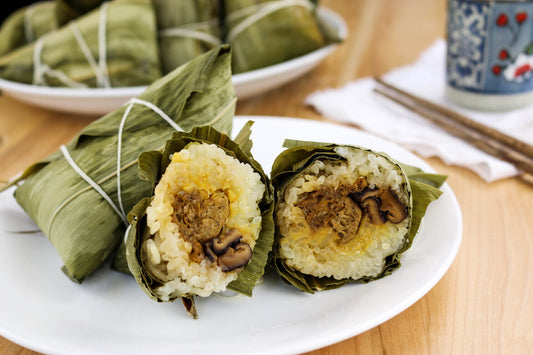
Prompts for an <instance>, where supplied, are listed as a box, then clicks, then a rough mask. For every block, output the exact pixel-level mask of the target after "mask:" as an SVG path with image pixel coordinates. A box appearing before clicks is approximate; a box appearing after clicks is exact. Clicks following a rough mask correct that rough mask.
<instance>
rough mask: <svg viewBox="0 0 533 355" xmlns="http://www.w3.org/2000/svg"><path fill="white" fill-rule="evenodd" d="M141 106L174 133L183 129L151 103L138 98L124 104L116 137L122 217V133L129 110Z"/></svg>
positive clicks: (118, 186) (119, 201) (118, 189)
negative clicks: (172, 129) (136, 105)
mask: <svg viewBox="0 0 533 355" xmlns="http://www.w3.org/2000/svg"><path fill="white" fill-rule="evenodd" d="M135 104H138V105H143V106H146V107H148V108H150V109H151V110H152V111H154V112H155V113H157V114H158V115H159V116H160V117H161V118H162V119H163V120H165V121H166V122H167V123H168V124H169V125H170V126H171V127H172V128H174V129H175V130H176V131H183V129H182V128H181V127H180V126H179V125H178V124H177V123H176V122H174V121H173V120H172V119H171V118H170V117H169V116H168V115H167V114H166V113H164V112H163V110H161V109H160V108H159V107H157V106H156V105H154V104H152V103H151V102H148V101H144V100H141V99H138V98H135V97H134V98H132V99H131V100H129V101H128V103H127V104H126V105H127V107H126V111H124V115H122V119H121V120H120V125H119V128H118V137H117V194H118V204H119V206H120V212H121V213H122V215H123V216H126V212H125V211H124V204H123V203H122V187H121V183H120V169H121V155H122V154H121V153H122V132H123V131H124V125H125V124H126V119H127V118H128V116H129V114H130V112H131V109H132V108H133V105H135Z"/></svg>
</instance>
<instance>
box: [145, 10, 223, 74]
mask: <svg viewBox="0 0 533 355" xmlns="http://www.w3.org/2000/svg"><path fill="white" fill-rule="evenodd" d="M153 4H154V9H155V13H156V18H157V26H158V38H159V50H160V58H161V66H162V70H163V74H165V73H168V72H170V71H172V70H173V69H175V68H176V67H178V66H180V65H181V64H183V63H185V62H187V61H189V60H191V59H192V58H194V57H196V56H198V55H200V54H202V53H205V52H207V51H208V50H210V49H212V48H214V47H216V46H218V45H220V44H221V43H222V41H221V34H220V24H219V11H220V10H219V2H218V0H153Z"/></svg>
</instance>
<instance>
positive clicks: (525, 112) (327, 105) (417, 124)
mask: <svg viewBox="0 0 533 355" xmlns="http://www.w3.org/2000/svg"><path fill="white" fill-rule="evenodd" d="M445 70H446V42H445V41H444V40H442V39H441V40H438V41H436V42H435V43H434V44H433V45H432V46H431V47H430V48H428V49H427V50H426V51H425V52H424V53H422V55H421V56H420V58H419V59H418V60H417V61H416V62H415V63H413V64H412V65H407V66H404V67H401V68H398V69H395V70H393V71H391V72H389V73H387V74H386V75H384V76H383V78H384V79H385V80H386V81H387V82H390V83H391V84H393V85H395V86H398V87H400V88H402V89H404V90H406V91H408V92H410V93H412V94H414V95H417V96H420V97H423V98H425V99H427V100H430V101H432V102H435V103H437V104H440V105H443V106H446V107H449V108H451V109H453V110H455V111H457V112H460V113H462V114H464V115H466V116H468V117H470V118H472V119H475V120H478V121H479V122H482V123H483V124H485V125H488V126H492V127H494V128H496V129H498V130H500V131H502V132H504V133H506V134H508V135H511V136H514V137H516V138H519V139H521V140H523V141H526V142H530V143H531V142H533V105H531V106H528V107H525V108H521V109H517V110H513V111H507V112H494V113H493V112H478V111H472V110H467V109H464V108H461V107H459V106H456V105H454V104H453V103H451V102H450V101H449V100H447V99H446V97H445V93H444V90H445ZM374 86H375V83H374V81H373V79H371V78H363V79H359V80H356V81H353V82H351V83H348V84H347V85H346V86H344V87H342V88H338V89H328V90H324V91H320V92H316V93H313V94H311V95H310V96H308V97H307V99H306V103H307V104H309V105H311V106H313V107H314V108H315V109H316V110H317V111H319V112H320V113H321V114H322V115H324V116H325V117H328V118H331V119H334V120H338V121H344V122H351V123H355V124H357V125H358V126H360V127H361V128H362V129H364V130H366V131H368V132H371V133H374V134H375V135H379V136H381V137H384V138H386V139H389V140H391V141H394V142H396V143H398V144H400V145H402V146H403V147H405V148H407V149H409V150H411V151H414V152H416V153H418V154H419V155H421V156H423V157H431V156H437V157H440V158H441V159H442V160H443V161H444V162H445V163H446V164H449V165H459V166H462V167H465V168H468V169H471V170H473V171H474V172H476V173H477V174H478V175H479V176H481V177H482V178H483V179H484V180H486V181H494V180H497V179H502V178H506V177H510V176H514V175H516V174H518V171H517V170H516V169H515V167H514V166H512V165H511V164H508V163H506V162H503V161H501V160H498V159H496V158H494V157H492V156H490V155H488V154H485V153H484V152H482V151H479V150H478V149H476V148H474V147H472V146H470V145H468V144H467V143H465V142H463V141H462V140H460V139H458V138H455V137H453V136H451V135H449V134H447V133H446V132H444V131H442V130H441V129H439V128H438V127H436V126H435V125H433V124H431V123H429V122H428V121H426V120H425V119H424V118H422V117H420V116H418V115H416V114H415V113H412V112H410V111H409V110H407V109H405V108H403V107H401V106H400V105H398V104H396V103H393V102H392V101H390V100H388V99H386V98H384V97H382V96H381V95H379V94H376V93H374V92H373V91H372V90H373V88H374Z"/></svg>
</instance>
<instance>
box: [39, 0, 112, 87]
mask: <svg viewBox="0 0 533 355" xmlns="http://www.w3.org/2000/svg"><path fill="white" fill-rule="evenodd" d="M106 24H107V3H103V4H102V5H101V6H100V18H99V23H98V62H97V61H96V59H95V58H94V56H93V54H92V52H91V50H90V49H89V46H88V45H87V42H86V41H85V39H84V38H83V35H82V34H81V32H80V30H79V28H78V26H77V25H76V23H75V22H74V21H72V22H70V23H69V28H70V30H71V32H72V35H73V36H74V38H75V39H76V42H77V43H78V46H79V47H80V49H81V51H82V53H83V55H84V56H85V58H86V59H87V62H88V63H89V65H90V67H91V69H92V70H93V72H94V73H95V75H96V85H97V87H102V88H109V87H111V80H110V79H109V72H108V70H107V45H106V32H107V30H106V27H107V26H106ZM45 40H46V35H45V36H43V37H41V38H40V39H38V40H37V42H36V44H35V48H34V52H33V66H34V69H33V84H34V85H46V80H45V77H44V76H45V74H46V75H49V76H52V77H55V78H57V79H58V80H60V81H61V82H62V83H63V84H65V85H66V86H68V87H76V88H86V87H87V85H85V84H83V83H79V82H77V81H75V80H72V79H71V78H69V77H68V76H67V75H66V74H65V73H63V72H62V71H60V70H54V69H52V68H50V66H48V65H47V64H46V63H43V62H42V51H43V48H44V44H45Z"/></svg>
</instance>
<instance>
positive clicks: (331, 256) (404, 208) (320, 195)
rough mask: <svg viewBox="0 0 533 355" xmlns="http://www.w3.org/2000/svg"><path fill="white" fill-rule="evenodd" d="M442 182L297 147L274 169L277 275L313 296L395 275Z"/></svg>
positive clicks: (374, 158)
mask: <svg viewBox="0 0 533 355" xmlns="http://www.w3.org/2000/svg"><path fill="white" fill-rule="evenodd" d="M293 143H294V142H293ZM289 144H291V143H289ZM408 172H409V173H408ZM422 177H423V179H421V178H422ZM417 178H418V179H419V180H423V181H424V182H421V181H418V180H417ZM443 181H444V177H443V176H441V175H436V174H423V173H422V172H421V171H420V170H419V169H416V168H412V167H408V166H402V165H401V164H399V163H398V162H396V161H394V160H392V159H391V158H390V157H388V156H387V155H385V154H382V153H378V152H374V151H372V150H369V149H363V148H359V147H354V146H346V145H333V144H331V145H318V144H312V143H305V142H296V143H294V148H291V149H288V150H286V151H284V152H282V154H281V155H280V156H279V157H278V158H277V159H276V161H275V162H274V165H273V168H272V182H273V184H274V186H275V188H276V197H277V198H276V210H275V219H276V226H277V231H276V233H277V234H276V244H275V247H274V258H273V260H274V264H275V266H276V268H277V270H278V272H279V273H280V275H281V277H282V278H283V279H284V280H285V281H286V282H288V283H290V284H292V285H294V286H296V287H297V288H299V289H300V290H302V291H305V292H311V293H312V292H314V291H319V290H323V289H330V288H335V287H340V286H342V285H344V284H346V283H347V282H351V281H363V282H367V281H371V280H375V279H378V278H380V277H383V276H385V275H387V274H389V273H390V272H392V271H393V270H394V269H396V268H397V267H399V265H400V264H399V258H400V255H401V254H402V253H403V252H404V251H405V250H407V249H408V248H409V247H410V245H411V242H412V240H413V238H414V236H415V234H416V232H417V230H418V226H419V224H420V220H421V218H422V216H423V214H424V213H425V210H426V207H427V205H428V204H429V203H430V202H431V201H433V200H434V199H436V198H438V196H439V195H440V193H441V192H440V190H438V189H437V187H438V186H440V185H441V184H442V183H443ZM425 182H431V184H426V183H425Z"/></svg>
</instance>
